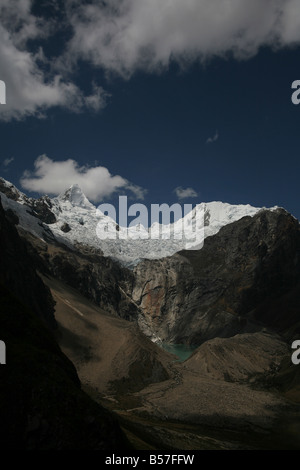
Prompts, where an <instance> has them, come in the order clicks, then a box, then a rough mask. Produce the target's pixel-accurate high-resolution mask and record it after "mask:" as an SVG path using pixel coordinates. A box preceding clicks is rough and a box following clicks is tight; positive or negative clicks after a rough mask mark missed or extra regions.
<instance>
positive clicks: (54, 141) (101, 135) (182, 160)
mask: <svg viewBox="0 0 300 470" xmlns="http://www.w3.org/2000/svg"><path fill="white" fill-rule="evenodd" d="M299 58H300V49H299V48H296V47H294V48H292V49H291V48H283V49H280V50H278V51H276V52H274V51H272V50H271V49H270V48H268V47H262V48H261V49H260V51H259V53H258V54H257V55H255V56H254V57H252V58H250V59H248V60H237V59H234V58H230V59H222V58H211V59H210V60H209V61H208V62H207V63H206V64H205V65H201V64H200V63H199V62H194V63H193V64H192V65H190V66H189V67H186V68H185V69H184V70H180V68H179V66H178V65H177V64H176V62H173V63H171V65H170V66H169V68H168V69H167V70H164V71H163V72H162V73H157V72H155V73H150V72H142V71H137V72H135V73H134V74H133V75H132V76H131V77H130V78H129V79H124V78H122V77H120V76H116V75H114V76H110V77H109V78H108V77H106V78H105V76H104V74H103V73H102V71H101V68H100V69H99V68H98V69H94V68H93V67H92V66H90V65H87V63H82V64H81V65H80V66H79V68H78V70H77V72H76V77H75V78H74V80H75V82H76V84H78V85H80V87H81V89H83V90H89V87H90V84H91V81H92V80H96V81H97V82H98V83H101V86H103V88H104V89H105V90H106V92H107V93H109V95H110V96H109V97H108V98H107V104H106V107H105V108H104V109H101V110H100V111H98V112H93V111H88V110H86V111H84V112H80V113H74V112H72V111H70V110H66V109H65V108H60V107H58V106H56V107H55V106H54V107H52V108H50V109H48V110H47V112H46V113H45V116H44V117H43V118H40V117H38V116H36V115H34V116H29V117H26V118H24V119H22V120H20V121H18V120H15V119H12V120H10V121H9V122H0V136H1V150H0V162H2V167H1V176H3V177H4V178H6V179H8V180H10V181H12V182H13V183H14V184H15V185H16V186H18V187H20V178H21V176H22V174H23V172H24V171H25V170H31V171H32V170H33V162H34V161H35V160H36V158H37V157H38V156H39V155H41V154H46V155H47V156H48V157H49V158H51V159H52V160H55V161H63V160H66V159H69V158H70V159H74V160H76V161H77V162H78V164H79V166H81V165H89V166H95V165H101V166H104V167H106V168H107V169H108V170H109V171H110V173H111V174H112V175H121V176H122V177H123V178H126V179H128V180H129V181H130V182H132V183H133V184H136V185H139V186H141V187H142V188H145V189H147V194H146V197H145V202H146V203H147V204H150V203H163V202H166V203H173V202H177V197H176V195H175V193H174V188H176V187H178V186H181V187H183V188H186V187H191V188H193V189H194V190H195V191H196V192H197V193H198V197H197V198H193V199H187V200H185V201H184V202H192V203H193V204H195V203H198V202H202V201H212V200H221V201H223V202H229V203H232V204H239V203H243V204H246V203H249V204H251V205H254V206H266V207H270V206H274V205H279V206H282V207H284V208H286V209H287V210H288V211H290V212H291V213H292V214H293V215H295V216H296V217H298V218H300V202H299V184H298V181H299V173H300V165H299V147H300V132H299V130H300V106H299V107H298V106H295V105H293V104H292V102H291V95H292V90H291V84H292V82H293V81H294V80H296V79H300V66H299V63H300V62H299ZM0 78H1V76H0ZM6 85H7V88H9V86H10V84H9V83H7V84H6ZM216 133H217V136H218V138H217V139H216V140H215V141H214V142H211V143H207V140H208V139H209V138H212V137H214V136H215V135H216ZM12 157H13V158H14V160H13V161H12V162H11V163H10V164H9V165H7V166H5V165H3V162H4V161H5V160H6V159H10V158H12ZM74 183H76V181H74ZM25 192H26V193H28V191H26V190H25ZM117 194H118V193H115V194H113V195H112V196H111V197H106V198H105V200H106V201H114V200H115V197H116V195H117Z"/></svg>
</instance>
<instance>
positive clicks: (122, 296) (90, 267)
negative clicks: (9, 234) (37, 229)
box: [20, 230, 138, 320]
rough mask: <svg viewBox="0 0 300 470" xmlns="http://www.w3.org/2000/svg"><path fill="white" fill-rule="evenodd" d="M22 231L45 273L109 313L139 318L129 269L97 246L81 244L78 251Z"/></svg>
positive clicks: (32, 255)
mask: <svg viewBox="0 0 300 470" xmlns="http://www.w3.org/2000/svg"><path fill="white" fill-rule="evenodd" d="M20 233H22V238H25V239H26V241H27V242H28V246H29V247H30V256H31V258H32V259H34V260H35V265H36V266H38V267H39V270H40V271H41V272H42V273H43V274H46V275H51V276H54V277H55V278H56V279H59V280H61V281H63V282H65V283H66V284H67V285H69V286H70V287H72V288H74V289H76V290H77V291H78V292H80V293H81V294H82V295H83V296H85V297H86V298H87V299H89V300H91V301H92V302H94V303H95V304H96V305H97V306H99V307H101V308H103V309H104V310H105V311H106V312H108V313H111V314H113V315H118V316H120V317H122V318H124V319H126V320H136V319H137V316H138V307H137V306H136V305H135V304H134V302H133V301H132V299H131V297H130V296H129V293H128V292H126V289H128V288H129V289H130V291H131V289H132V287H131V286H132V285H133V282H134V276H133V273H132V272H131V271H130V270H129V269H126V268H125V267H123V266H121V265H120V264H119V263H118V262H116V261H113V260H111V259H110V258H106V257H104V256H103V255H102V253H101V251H100V250H98V249H96V248H93V247H88V246H85V245H82V244H79V243H77V244H76V246H75V248H76V251H75V250H74V249H70V248H69V247H67V246H66V245H63V244H59V243H57V242H55V241H53V240H52V243H50V242H49V243H45V242H43V241H41V240H39V239H38V238H37V237H35V236H33V235H32V234H30V233H28V232H25V231H21V230H20ZM127 286H129V287H127Z"/></svg>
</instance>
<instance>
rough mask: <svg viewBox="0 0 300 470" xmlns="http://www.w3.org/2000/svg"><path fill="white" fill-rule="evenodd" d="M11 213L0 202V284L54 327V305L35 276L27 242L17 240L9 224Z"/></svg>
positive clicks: (45, 289)
mask: <svg viewBox="0 0 300 470" xmlns="http://www.w3.org/2000/svg"><path fill="white" fill-rule="evenodd" d="M11 220H12V216H11V214H10V213H9V214H7V215H6V213H5V211H4V210H3V207H2V204H1V200H0V263H1V271H0V283H1V284H3V285H4V286H6V287H7V288H8V289H9V290H10V292H12V293H13V294H14V295H16V296H17V297H18V298H19V299H22V301H23V302H24V303H25V304H26V305H27V306H29V307H30V309H31V310H32V311H33V312H35V313H36V314H37V315H38V316H40V317H41V318H43V320H45V321H46V322H47V324H48V325H49V326H51V327H55V324H56V322H55V318H54V302H53V299H52V297H51V294H50V291H49V289H48V288H47V287H46V286H45V285H44V283H43V282H42V280H41V278H40V277H39V276H38V274H37V273H36V268H35V266H34V264H33V263H32V258H31V256H30V253H29V247H28V245H27V243H26V242H25V241H24V240H23V239H21V238H20V236H19V234H18V232H17V229H16V228H15V226H14V225H12V223H11Z"/></svg>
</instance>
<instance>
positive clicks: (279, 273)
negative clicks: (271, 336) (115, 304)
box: [132, 209, 300, 344]
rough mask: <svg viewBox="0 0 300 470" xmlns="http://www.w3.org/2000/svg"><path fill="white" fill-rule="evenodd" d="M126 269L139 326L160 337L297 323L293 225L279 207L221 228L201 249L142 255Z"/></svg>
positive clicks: (192, 337)
mask: <svg viewBox="0 0 300 470" xmlns="http://www.w3.org/2000/svg"><path fill="white" fill-rule="evenodd" d="M134 273H135V284H134V286H133V289H132V298H133V300H134V302H135V303H136V304H137V305H138V306H139V307H140V309H141V311H142V316H141V317H140V324H141V325H144V326H143V328H144V330H145V331H147V330H148V333H149V332H150V334H152V335H153V336H158V337H159V338H161V339H162V340H164V341H169V342H174V343H183V342H186V343H190V344H193V343H194V344H201V343H202V342H204V341H206V340H208V339H211V338H213V337H215V336H221V337H228V336H232V335H234V334H237V333H241V332H247V331H248V332H250V331H255V330H257V329H260V328H261V325H266V326H271V327H274V328H276V329H277V330H279V331H282V332H286V333H287V332H288V329H289V328H290V327H291V325H294V326H295V325H297V324H299V322H298V317H297V311H299V282H300V228H299V222H298V220H296V219H295V218H294V217H292V216H291V215H290V214H288V213H287V212H285V211H284V210H282V209H278V210H276V211H272V212H271V211H267V210H266V211H261V212H259V213H258V214H257V215H255V216H254V217H245V218H243V219H241V220H239V221H237V222H234V223H232V224H229V225H227V226H225V227H223V228H222V229H221V230H220V232H219V233H217V234H216V235H214V236H212V237H208V238H207V239H206V240H205V243H204V247H203V248H202V249H201V250H197V251H196V250H195V251H183V252H180V253H179V254H176V255H174V256H172V257H169V258H165V259H163V260H155V261H149V260H144V261H142V262H141V263H139V264H138V265H137V266H136V268H135V271H134ZM297 305H298V307H296V306H297ZM279 306H281V307H282V308H280V307H279ZM145 325H146V326H145ZM294 332H295V328H293V329H292V331H291V330H290V331H289V334H290V335H291V334H292V333H294Z"/></svg>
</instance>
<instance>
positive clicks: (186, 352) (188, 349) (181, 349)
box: [160, 343, 198, 362]
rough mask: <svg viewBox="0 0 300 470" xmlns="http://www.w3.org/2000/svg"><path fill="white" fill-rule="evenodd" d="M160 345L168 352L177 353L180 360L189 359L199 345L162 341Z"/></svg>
mask: <svg viewBox="0 0 300 470" xmlns="http://www.w3.org/2000/svg"><path fill="white" fill-rule="evenodd" d="M160 346H161V347H162V348H163V349H164V350H165V351H167V352H169V353H171V354H175V356H177V357H178V362H183V361H185V360H186V359H188V358H189V357H190V356H191V355H192V353H193V352H194V351H195V349H196V348H197V347H198V346H195V345H187V344H170V343H161V344H160Z"/></svg>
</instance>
